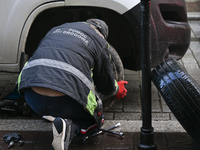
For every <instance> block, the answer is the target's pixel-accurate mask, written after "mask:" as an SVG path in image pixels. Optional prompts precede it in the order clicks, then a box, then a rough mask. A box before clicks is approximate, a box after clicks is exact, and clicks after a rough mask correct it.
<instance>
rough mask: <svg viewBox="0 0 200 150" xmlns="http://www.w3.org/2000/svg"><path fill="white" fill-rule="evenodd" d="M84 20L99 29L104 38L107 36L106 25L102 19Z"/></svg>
mask: <svg viewBox="0 0 200 150" xmlns="http://www.w3.org/2000/svg"><path fill="white" fill-rule="evenodd" d="M86 22H87V23H90V24H92V25H93V26H95V27H96V28H97V29H98V30H99V32H100V33H101V34H102V35H103V36H104V38H105V39H107V37H108V26H107V24H106V23H105V22H104V21H103V20H100V19H88V20H86Z"/></svg>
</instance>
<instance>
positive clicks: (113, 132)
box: [100, 129, 124, 138]
mask: <svg viewBox="0 0 200 150" xmlns="http://www.w3.org/2000/svg"><path fill="white" fill-rule="evenodd" d="M100 130H101V131H103V132H107V133H111V134H116V135H119V136H120V137H121V138H123V137H124V133H123V132H115V131H110V130H106V129H100Z"/></svg>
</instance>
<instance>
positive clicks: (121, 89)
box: [115, 81, 128, 100]
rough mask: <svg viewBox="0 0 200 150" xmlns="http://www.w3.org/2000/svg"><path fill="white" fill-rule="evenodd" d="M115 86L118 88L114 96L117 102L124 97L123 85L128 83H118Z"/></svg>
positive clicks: (124, 89) (125, 91)
mask: <svg viewBox="0 0 200 150" xmlns="http://www.w3.org/2000/svg"><path fill="white" fill-rule="evenodd" d="M117 84H118V86H119V91H118V93H117V94H116V95H115V97H116V98H117V99H118V100H119V99H120V98H124V96H126V93H127V90H126V88H125V87H124V84H128V82H127V81H118V82H117Z"/></svg>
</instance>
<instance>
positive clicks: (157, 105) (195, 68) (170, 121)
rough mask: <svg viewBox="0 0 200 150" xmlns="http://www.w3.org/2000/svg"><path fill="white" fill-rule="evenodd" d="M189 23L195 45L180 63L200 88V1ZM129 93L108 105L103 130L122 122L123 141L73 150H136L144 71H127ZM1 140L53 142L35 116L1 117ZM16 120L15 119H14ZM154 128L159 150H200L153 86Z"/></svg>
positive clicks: (105, 140) (77, 143) (31, 145)
mask: <svg viewBox="0 0 200 150" xmlns="http://www.w3.org/2000/svg"><path fill="white" fill-rule="evenodd" d="M186 6H187V11H188V17H189V23H190V26H191V44H190V47H189V49H188V51H187V53H186V54H185V56H184V57H183V58H182V59H181V60H180V61H179V62H180V63H181V64H182V65H183V66H184V67H185V69H186V70H187V71H188V73H189V74H190V75H191V76H192V77H193V78H194V79H195V80H196V82H197V83H198V84H199V85H200V0H186ZM125 80H127V81H128V82H129V84H128V85H126V87H127V90H128V93H127V96H126V97H125V98H124V99H123V100H115V101H108V102H106V103H105V105H104V108H105V109H104V112H105V114H104V115H105V119H106V121H105V124H104V125H103V128H107V127H109V126H112V125H114V124H116V123H118V122H120V123H121V127H120V128H117V129H115V131H122V132H125V137H124V138H123V139H121V138H119V137H117V136H113V135H110V134H106V133H104V134H102V135H99V136H96V137H94V138H91V139H89V140H88V141H87V142H86V143H83V142H82V141H81V139H80V138H77V139H74V140H73V142H72V144H71V146H70V149H71V150H106V149H113V150H122V149H126V150H136V149H137V148H136V147H137V144H138V142H139V141H140V139H139V138H140V127H141V126H142V118H141V117H142V115H141V94H140V93H141V71H139V72H136V71H130V70H125ZM1 118H6V119H1V122H0V129H1V132H0V137H3V135H5V134H7V133H9V132H17V133H20V134H21V135H22V140H25V141H26V142H25V144H24V145H23V146H18V145H17V144H15V145H14V147H13V148H11V150H12V149H13V150H14V149H15V150H20V149H23V150H48V149H50V144H51V141H52V131H51V130H52V127H51V123H50V122H46V121H44V120H42V119H41V118H40V117H39V116H38V115H36V114H33V116H32V117H31V118H28V119H27V117H26V118H25V117H21V116H17V117H12V116H10V115H9V114H5V116H1ZM13 118H15V119H13ZM152 120H153V121H152V126H153V127H154V138H155V143H156V144H157V146H158V148H157V149H158V150H199V149H200V148H197V147H196V145H195V144H194V142H193V140H192V139H191V138H190V136H189V135H188V134H187V133H186V132H185V130H184V129H183V128H182V126H181V125H180V124H179V122H178V121H177V120H176V118H175V117H174V115H173V114H172V113H171V111H170V110H169V108H168V106H167V105H166V103H165V102H164V100H163V98H162V97H161V95H160V94H159V92H158V91H157V89H156V88H155V86H154V85H153V84H152ZM7 146H8V144H7V143H5V142H4V141H2V140H0V150H4V149H7Z"/></svg>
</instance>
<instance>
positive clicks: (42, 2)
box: [0, 0, 190, 99]
mask: <svg viewBox="0 0 200 150" xmlns="http://www.w3.org/2000/svg"><path fill="white" fill-rule="evenodd" d="M88 18H99V19H102V20H104V21H105V22H106V23H107V24H108V26H109V36H108V42H109V43H110V44H111V45H112V46H113V47H114V48H115V49H116V51H117V53H118V54H119V56H120V58H121V60H122V62H123V66H124V68H125V69H130V70H141V45H140V43H141V42H140V34H141V23H140V22H141V21H140V20H141V19H140V0H101V1H96V0H9V1H8V0H1V1H0V20H1V28H0V99H2V98H3V97H4V96H6V95H7V94H9V93H10V92H11V91H12V90H13V89H14V88H15V87H16V82H17V78H18V75H19V72H20V70H21V69H22V67H23V65H24V62H25V61H26V60H28V58H30V57H31V56H32V54H33V52H34V51H35V50H36V48H37V46H38V44H39V42H40V40H41V39H42V38H43V37H44V36H45V34H46V33H47V32H48V31H49V30H50V29H51V28H52V27H55V26H57V25H60V24H63V23H66V22H74V21H85V20H86V19H88ZM151 42H152V46H151V47H152V53H151V54H152V67H155V66H157V65H158V64H159V63H161V62H162V61H163V60H166V59H168V58H176V59H180V58H181V57H183V55H184V54H185V52H186V51H187V49H188V47H189V44H190V27H189V25H188V21H187V13H186V7H185V1H184V0H159V1H156V0H153V1H152V2H151Z"/></svg>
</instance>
